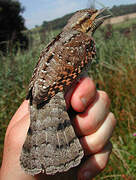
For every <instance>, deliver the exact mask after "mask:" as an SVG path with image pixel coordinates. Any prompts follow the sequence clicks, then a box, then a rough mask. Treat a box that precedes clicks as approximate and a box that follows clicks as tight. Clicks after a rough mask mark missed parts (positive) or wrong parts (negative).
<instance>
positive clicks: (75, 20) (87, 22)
mask: <svg viewBox="0 0 136 180" xmlns="http://www.w3.org/2000/svg"><path fill="white" fill-rule="evenodd" d="M106 9H107V8H104V9H101V10H94V9H83V10H80V11H77V12H76V13H75V14H74V15H73V16H72V17H71V18H70V20H69V21H68V24H67V26H65V30H71V29H75V30H77V31H80V32H83V33H89V34H93V33H94V32H95V30H96V29H97V28H98V27H99V26H100V25H101V24H102V23H103V22H104V20H105V19H106V18H108V17H109V15H108V16H102V17H98V16H99V15H101V14H102V12H104V11H105V10H106Z"/></svg>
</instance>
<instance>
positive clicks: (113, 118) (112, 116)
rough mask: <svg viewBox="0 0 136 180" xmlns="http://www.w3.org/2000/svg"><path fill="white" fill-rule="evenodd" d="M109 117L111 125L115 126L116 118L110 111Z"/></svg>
mask: <svg viewBox="0 0 136 180" xmlns="http://www.w3.org/2000/svg"><path fill="white" fill-rule="evenodd" d="M109 117H110V119H111V121H112V124H113V126H114V127H115V126H116V124H117V119H116V118H115V116H114V114H113V113H112V112H110V113H109Z"/></svg>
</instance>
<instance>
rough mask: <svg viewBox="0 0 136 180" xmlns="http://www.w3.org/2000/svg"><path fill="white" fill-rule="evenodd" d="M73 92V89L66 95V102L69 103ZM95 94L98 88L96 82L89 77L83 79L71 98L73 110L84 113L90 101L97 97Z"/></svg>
mask: <svg viewBox="0 0 136 180" xmlns="http://www.w3.org/2000/svg"><path fill="white" fill-rule="evenodd" d="M71 91H72V89H71V90H70V91H69V92H68V93H67V94H66V97H65V98H66V102H68V101H69V97H70V94H71ZM95 94H96V88H95V84H94V82H93V81H92V80H91V79H90V78H89V77H85V78H82V79H81V80H80V81H79V83H78V84H77V86H76V88H75V90H74V92H73V94H72V97H71V105H72V107H73V109H74V110H75V111H77V112H83V111H84V110H85V108H86V107H87V106H88V104H89V103H90V101H91V100H92V99H93V98H94V97H95Z"/></svg>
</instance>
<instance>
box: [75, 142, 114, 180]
mask: <svg viewBox="0 0 136 180" xmlns="http://www.w3.org/2000/svg"><path fill="white" fill-rule="evenodd" d="M111 150H112V145H111V143H108V144H107V145H106V146H105V147H104V149H103V150H102V151H100V152H99V153H97V154H94V155H93V156H91V157H89V158H88V160H87V161H86V162H85V163H84V164H83V166H82V167H81V168H80V169H79V171H78V180H90V179H91V178H93V177H95V176H96V175H98V173H100V172H101V171H102V170H103V169H104V168H105V166H106V164H107V162H108V159H109V156H110V153H111Z"/></svg>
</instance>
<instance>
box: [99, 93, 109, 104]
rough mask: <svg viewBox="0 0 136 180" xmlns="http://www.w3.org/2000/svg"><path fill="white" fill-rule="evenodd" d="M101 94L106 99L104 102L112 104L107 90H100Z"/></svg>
mask: <svg viewBox="0 0 136 180" xmlns="http://www.w3.org/2000/svg"><path fill="white" fill-rule="evenodd" d="M100 95H101V98H102V99H103V100H104V102H105V103H106V104H107V105H110V98H109V96H108V94H107V93H106V92H105V91H100Z"/></svg>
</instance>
